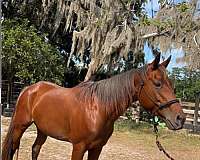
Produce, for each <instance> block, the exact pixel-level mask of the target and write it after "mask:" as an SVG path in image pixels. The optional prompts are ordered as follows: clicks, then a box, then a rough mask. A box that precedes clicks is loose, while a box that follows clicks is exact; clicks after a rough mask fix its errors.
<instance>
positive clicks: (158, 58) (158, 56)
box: [151, 53, 160, 70]
mask: <svg viewBox="0 0 200 160" xmlns="http://www.w3.org/2000/svg"><path fill="white" fill-rule="evenodd" d="M159 62H160V53H158V54H157V55H156V57H155V59H154V60H153V62H152V63H151V64H152V65H153V70H155V69H157V68H158V66H159Z"/></svg>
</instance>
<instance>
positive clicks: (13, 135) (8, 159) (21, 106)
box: [2, 87, 32, 160]
mask: <svg viewBox="0 0 200 160" xmlns="http://www.w3.org/2000/svg"><path fill="white" fill-rule="evenodd" d="M27 91H28V87H27V88H25V89H24V90H23V91H22V92H21V94H20V95H19V97H18V99H17V103H16V106H15V110H14V112H13V116H12V119H11V122H10V126H9V128H8V132H7V135H6V137H5V139H4V142H3V145H2V160H12V159H13V155H14V153H15V151H16V150H18V149H19V144H20V138H21V136H22V134H23V133H24V131H25V130H26V128H28V126H30V124H31V123H32V122H31V118H30V115H28V112H27V108H28V107H27V105H28V101H29V100H28V98H27V97H28V95H27V94H28V92H27Z"/></svg>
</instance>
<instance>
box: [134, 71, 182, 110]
mask: <svg viewBox="0 0 200 160" xmlns="http://www.w3.org/2000/svg"><path fill="white" fill-rule="evenodd" d="M145 68H146V67H144V68H143V71H142V76H141V75H140V73H138V74H139V75H140V78H141V82H140V90H139V95H138V98H139V97H140V95H141V92H142V89H143V90H144V93H145V94H146V96H147V97H148V98H149V99H150V100H151V101H152V102H153V103H154V104H155V105H156V106H157V108H156V109H155V110H154V111H153V113H155V112H156V111H158V110H162V109H164V108H167V107H169V106H170V105H172V104H174V103H179V100H177V99H172V100H170V101H167V102H165V103H161V104H159V103H157V101H156V100H155V99H154V98H153V97H151V96H150V95H149V94H148V93H147V92H146V90H145V88H144V80H143V79H144V78H143V77H145V75H144V74H145Z"/></svg>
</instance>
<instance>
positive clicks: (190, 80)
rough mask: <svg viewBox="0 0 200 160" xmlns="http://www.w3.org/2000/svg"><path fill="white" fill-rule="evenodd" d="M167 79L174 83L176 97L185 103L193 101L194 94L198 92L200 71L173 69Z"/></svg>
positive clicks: (199, 88) (185, 68)
mask: <svg viewBox="0 0 200 160" xmlns="http://www.w3.org/2000/svg"><path fill="white" fill-rule="evenodd" d="M169 74H170V75H169V77H170V78H171V79H172V80H173V81H174V85H175V90H176V95H177V97H178V98H182V99H183V100H185V101H193V102H194V101H195V94H196V93H197V92H200V70H198V69H197V70H190V69H188V68H187V67H183V68H173V70H172V72H171V73H169Z"/></svg>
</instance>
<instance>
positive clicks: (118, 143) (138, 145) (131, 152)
mask: <svg viewBox="0 0 200 160" xmlns="http://www.w3.org/2000/svg"><path fill="white" fill-rule="evenodd" d="M1 118H2V131H1V132H2V140H3V139H4V137H5V133H6V132H7V129H8V125H9V122H10V118H5V117H1ZM143 134H144V135H143ZM35 138H36V131H35V127H34V126H31V127H30V128H28V130H27V131H26V132H25V133H24V135H23V137H22V140H21V145H20V151H19V160H30V159H31V146H32V144H33V142H34V140H35ZM174 138H175V140H174ZM184 139H185V140H186V141H183V140H184ZM176 140H177V142H176V143H175V142H174V141H176ZM182 141H183V142H182ZM163 145H164V146H165V148H167V151H168V152H170V154H171V155H173V157H174V158H175V159H176V160H200V136H192V137H190V136H189V137H187V138H185V137H182V136H177V135H175V137H173V138H172V137H167V136H166V137H164V141H163ZM71 150H72V147H71V144H70V143H67V142H62V141H58V140H55V139H53V138H48V139H47V141H46V143H45V144H44V145H43V147H42V149H41V152H40V154H39V158H38V159H39V160H67V159H68V160H69V159H70V156H71ZM86 156H87V153H86V155H85V156H84V160H86ZM100 160H167V158H166V157H165V156H164V155H163V154H162V153H161V152H160V151H159V150H158V148H157V147H156V145H155V137H154V136H153V135H151V134H147V133H139V132H131V133H130V132H120V131H115V132H114V133H113V135H112V137H111V138H110V140H109V141H108V143H107V145H106V146H105V147H104V149H103V151H102V153H101V156H100Z"/></svg>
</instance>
